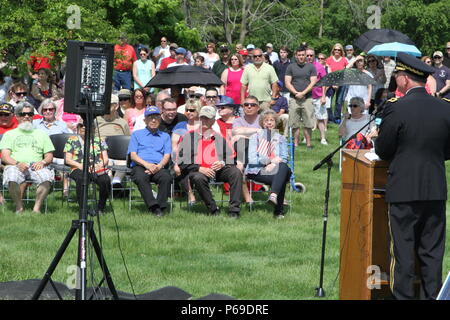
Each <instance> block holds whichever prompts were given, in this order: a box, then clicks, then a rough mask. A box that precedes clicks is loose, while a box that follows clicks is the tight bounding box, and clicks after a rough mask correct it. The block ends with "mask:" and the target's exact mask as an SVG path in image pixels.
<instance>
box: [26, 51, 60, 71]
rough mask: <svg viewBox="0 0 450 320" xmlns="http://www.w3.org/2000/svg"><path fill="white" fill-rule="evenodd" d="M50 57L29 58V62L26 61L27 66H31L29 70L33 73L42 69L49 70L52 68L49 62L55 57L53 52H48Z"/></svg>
mask: <svg viewBox="0 0 450 320" xmlns="http://www.w3.org/2000/svg"><path fill="white" fill-rule="evenodd" d="M49 56H50V57H41V56H30V60H28V64H29V65H30V66H31V69H32V70H33V71H34V72H38V71H39V70H41V69H42V68H47V69H51V68H52V66H51V64H50V60H51V59H52V58H53V57H54V56H55V54H54V53H53V52H50V54H49Z"/></svg>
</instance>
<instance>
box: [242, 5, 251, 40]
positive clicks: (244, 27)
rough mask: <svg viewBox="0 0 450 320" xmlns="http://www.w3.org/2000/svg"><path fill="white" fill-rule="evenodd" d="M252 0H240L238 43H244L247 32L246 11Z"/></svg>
mask: <svg viewBox="0 0 450 320" xmlns="http://www.w3.org/2000/svg"><path fill="white" fill-rule="evenodd" d="M252 2H253V0H242V20H241V32H240V35H239V43H242V44H244V42H245V37H246V36H247V34H248V21H247V20H248V11H249V9H250V8H251V7H252Z"/></svg>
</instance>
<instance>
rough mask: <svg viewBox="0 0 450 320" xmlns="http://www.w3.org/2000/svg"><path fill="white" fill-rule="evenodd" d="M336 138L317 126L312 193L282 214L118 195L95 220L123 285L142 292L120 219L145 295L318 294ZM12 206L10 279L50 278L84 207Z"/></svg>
mask: <svg viewBox="0 0 450 320" xmlns="http://www.w3.org/2000/svg"><path fill="white" fill-rule="evenodd" d="M328 136H329V138H328V141H329V145H328V146H323V145H321V144H320V143H319V140H318V132H317V131H315V132H314V145H315V148H314V149H313V150H312V151H307V150H306V147H305V146H304V145H302V146H300V147H299V148H297V150H296V167H295V173H296V177H297V181H300V182H302V183H303V184H305V185H306V188H307V191H306V193H303V194H300V193H293V194H292V200H293V207H292V209H291V211H290V212H289V213H288V214H287V215H286V218H285V219H282V220H275V219H273V217H272V212H271V208H269V207H268V206H267V205H266V204H262V205H260V206H257V208H256V210H254V211H252V212H249V211H248V210H247V209H246V208H243V210H242V212H241V213H242V216H241V218H240V219H239V220H235V219H230V218H229V217H228V216H227V215H226V206H227V205H226V204H225V205H224V206H225V208H224V209H225V210H222V214H221V215H220V216H219V217H209V216H206V215H204V214H202V213H201V211H202V208H203V207H202V206H200V205H199V206H197V210H193V211H188V210H187V209H186V205H185V203H184V202H182V203H181V207H180V202H179V201H178V200H177V201H176V202H175V205H174V211H173V212H172V213H171V214H169V215H167V216H166V217H164V218H156V217H154V216H152V215H150V214H148V213H147V212H146V211H145V209H144V208H143V206H141V205H139V204H137V205H134V206H133V208H132V210H131V211H130V212H129V211H128V208H127V207H126V206H124V204H123V203H122V201H121V200H114V204H113V207H114V212H115V217H114V215H113V214H112V212H109V213H108V214H106V215H104V216H102V217H101V218H100V225H101V232H99V230H98V223H97V219H95V226H96V233H97V236H100V235H101V238H102V247H103V251H104V255H105V258H106V262H107V264H108V267H109V268H110V271H111V275H112V277H113V280H114V283H115V285H116V288H117V289H118V290H121V291H126V292H132V287H131V285H130V282H129V280H128V277H127V272H126V269H125V267H124V263H123V260H122V256H121V251H120V250H119V242H118V234H117V229H116V221H117V227H118V229H119V232H120V247H121V249H122V253H123V256H124V258H125V261H126V266H127V269H128V274H129V277H130V279H131V282H132V285H133V288H134V292H135V293H136V294H141V293H144V292H148V291H152V290H156V289H159V288H161V287H164V286H177V287H179V288H181V289H183V290H185V291H187V292H189V293H191V294H192V295H193V298H194V299H195V298H199V297H202V296H205V295H207V294H209V293H213V292H216V293H222V294H226V295H230V296H233V297H235V298H237V299H286V300H293V299H316V298H315V297H314V294H315V288H316V287H317V285H318V284H319V272H320V254H321V244H322V228H323V208H324V192H325V183H326V171H327V170H326V166H324V167H323V168H321V169H320V170H318V171H313V170H312V168H313V167H314V165H315V164H316V163H317V162H319V161H320V160H321V159H322V158H323V157H325V156H326V155H327V154H328V153H329V152H331V151H332V150H334V149H335V148H336V146H337V145H338V139H337V126H336V125H331V126H330V128H329V131H328ZM334 160H335V164H334V167H333V170H332V177H331V195H330V206H329V219H328V230H327V231H328V233H327V243H326V259H325V273H324V285H323V287H324V289H325V292H326V299H338V293H339V281H338V276H339V274H338V272H339V211H340V172H339V167H338V164H339V155H338V154H336V156H335V157H334ZM447 174H448V175H449V176H450V169H449V166H448V165H447ZM261 196H263V195H261ZM264 197H266V196H265V195H264ZM261 199H263V198H261ZM448 207H449V208H450V205H449V206H448ZM10 209H11V207H10V206H7V208H6V209H5V210H4V211H3V212H1V211H0V230H1V231H0V257H1V259H0V282H4V281H13V280H25V279H36V278H39V279H40V278H42V276H43V275H44V272H45V271H46V269H47V268H48V266H49V264H50V262H51V260H52V258H53V257H54V255H55V253H56V251H57V249H58V247H59V246H60V245H61V243H62V241H63V239H64V237H65V235H66V233H67V231H68V230H69V228H70V226H71V221H72V220H73V219H77V218H78V208H77V205H76V204H75V203H71V204H69V205H68V204H67V203H66V204H64V205H61V200H60V197H59V194H57V193H53V194H52V195H50V198H49V204H48V213H47V214H46V215H33V214H31V212H30V211H27V212H26V213H25V214H23V215H21V216H16V215H15V214H14V213H13V212H12V211H11V210H10ZM30 210H31V207H30ZM447 213H448V211H447ZM448 238H449V237H447V239H448ZM77 239H78V237H77V236H76V237H75V238H74V239H73V240H72V242H71V244H70V246H69V248H68V250H67V251H66V254H65V255H64V257H63V259H62V260H61V262H60V264H59V265H58V268H57V269H56V271H55V274H54V276H53V280H55V281H60V282H64V283H66V282H67V281H68V280H70V278H71V277H72V275H73V274H72V273H71V272H69V271H68V267H70V266H72V265H75V264H76V261H77ZM446 256H447V258H446V259H445V265H444V272H445V274H446V273H447V270H449V269H450V259H449V258H448V256H449V255H448V254H447V255H446ZM89 261H91V262H90V263H91V264H92V266H90V268H89V272H88V279H89V282H88V286H91V285H92V283H93V280H92V279H94V280H95V281H94V283H96V282H98V281H99V280H100V269H99V267H98V264H97V263H96V261H94V259H90V260H89Z"/></svg>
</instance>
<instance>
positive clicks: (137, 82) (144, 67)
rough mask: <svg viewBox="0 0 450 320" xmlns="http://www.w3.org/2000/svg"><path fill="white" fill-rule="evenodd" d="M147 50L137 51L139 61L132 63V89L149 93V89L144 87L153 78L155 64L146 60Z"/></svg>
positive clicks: (144, 48)
mask: <svg viewBox="0 0 450 320" xmlns="http://www.w3.org/2000/svg"><path fill="white" fill-rule="evenodd" d="M148 55H149V53H148V49H147V48H146V47H142V48H141V49H139V59H138V60H136V61H135V62H134V63H133V79H134V89H144V90H145V91H146V92H150V91H151V90H150V88H149V87H145V85H146V84H147V83H148V82H149V81H150V80H151V79H152V78H153V77H154V76H155V74H156V71H155V64H154V62H153V61H152V60H150V59H149V58H148Z"/></svg>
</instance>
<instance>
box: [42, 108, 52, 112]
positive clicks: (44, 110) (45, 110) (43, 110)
mask: <svg viewBox="0 0 450 320" xmlns="http://www.w3.org/2000/svg"><path fill="white" fill-rule="evenodd" d="M54 110H55V109H54V108H44V109H42V112H49V111H54Z"/></svg>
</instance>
